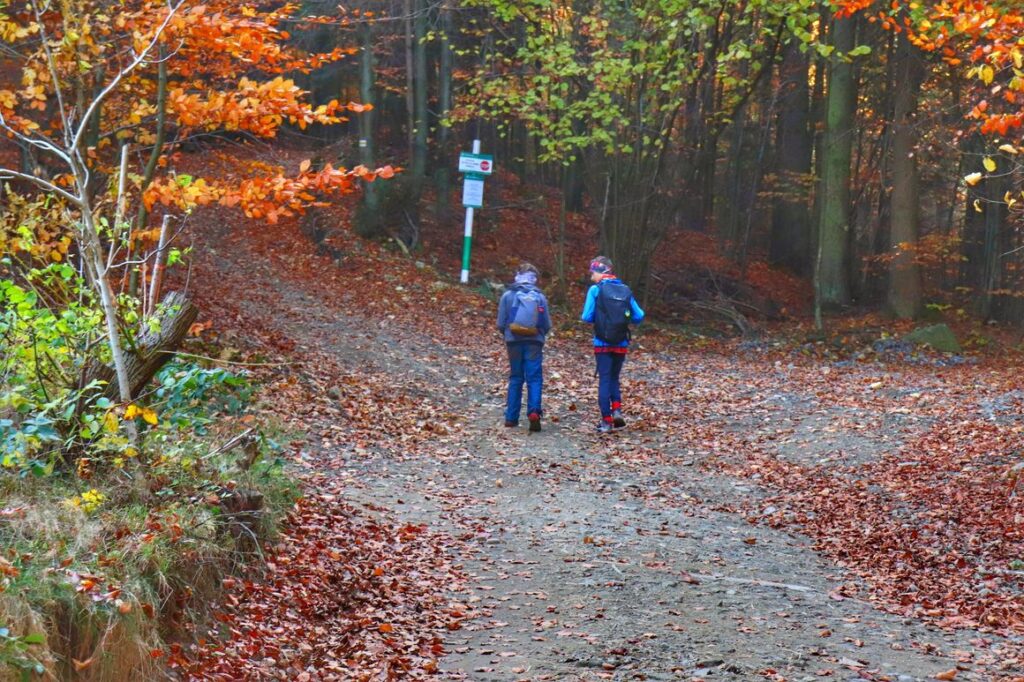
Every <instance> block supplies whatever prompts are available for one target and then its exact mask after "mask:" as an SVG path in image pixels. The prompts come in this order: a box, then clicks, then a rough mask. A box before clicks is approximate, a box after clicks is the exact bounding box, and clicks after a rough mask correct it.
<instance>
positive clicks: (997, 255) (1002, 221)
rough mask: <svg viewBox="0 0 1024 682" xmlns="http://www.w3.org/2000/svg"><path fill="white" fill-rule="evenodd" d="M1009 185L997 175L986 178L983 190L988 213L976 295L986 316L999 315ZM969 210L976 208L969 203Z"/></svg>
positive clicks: (984, 208) (980, 312) (986, 212)
mask: <svg viewBox="0 0 1024 682" xmlns="http://www.w3.org/2000/svg"><path fill="white" fill-rule="evenodd" d="M1008 188H1009V183H1008V182H1007V178H1006V177H1001V176H995V177H990V178H988V179H986V180H985V188H984V190H983V191H984V193H985V197H986V198H987V199H988V200H987V201H983V202H982V211H983V212H984V214H985V221H984V229H985V232H984V237H983V240H982V254H981V256H982V261H981V273H980V274H981V281H980V282H979V285H980V286H979V289H980V290H979V292H978V296H977V297H976V301H977V312H978V314H979V315H980V316H981V317H983V318H986V319H987V318H996V319H998V317H999V313H1000V312H1001V311H1000V310H997V306H996V302H997V299H996V294H995V293H994V292H995V291H996V290H997V289H1000V288H1001V286H1000V285H1001V283H1002V281H1003V257H1002V253H1003V250H1004V244H1005V242H1004V240H1005V238H1006V236H1005V234H1004V231H1005V227H1006V218H1007V213H1008V211H1007V207H1006V202H1005V201H1004V200H1003V197H1004V196H1005V194H1006V191H1007V190H1008ZM969 210H971V211H973V210H975V209H974V207H973V206H972V207H970V208H969Z"/></svg>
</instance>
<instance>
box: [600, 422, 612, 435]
mask: <svg viewBox="0 0 1024 682" xmlns="http://www.w3.org/2000/svg"><path fill="white" fill-rule="evenodd" d="M597 432H598V433H611V432H612V423H611V422H610V421H605V420H604V419H602V420H601V421H599V422H598V423H597Z"/></svg>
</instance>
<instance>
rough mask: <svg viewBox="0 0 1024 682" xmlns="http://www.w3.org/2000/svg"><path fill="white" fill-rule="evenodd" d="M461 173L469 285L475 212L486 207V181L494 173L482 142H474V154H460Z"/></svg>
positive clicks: (465, 269) (464, 279) (465, 267)
mask: <svg viewBox="0 0 1024 682" xmlns="http://www.w3.org/2000/svg"><path fill="white" fill-rule="evenodd" d="M459 172H460V173H462V174H463V176H464V177H463V180H462V205H463V206H465V207H466V229H465V232H464V233H463V238H462V276H461V277H460V278H459V281H461V282H462V283H463V284H468V283H469V256H470V252H471V251H472V249H473V210H474V209H477V208H481V207H482V206H483V205H484V179H485V178H486V177H487V176H488V175H490V174H491V173H493V172H494V157H492V156H488V155H487V154H481V153H480V140H473V152H472V153H470V154H467V153H466V152H463V153H461V154H459Z"/></svg>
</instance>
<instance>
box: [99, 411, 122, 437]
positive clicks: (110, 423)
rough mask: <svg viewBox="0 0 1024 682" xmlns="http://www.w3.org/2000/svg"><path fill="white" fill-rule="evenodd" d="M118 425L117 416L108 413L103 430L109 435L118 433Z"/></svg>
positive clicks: (104, 419)
mask: <svg viewBox="0 0 1024 682" xmlns="http://www.w3.org/2000/svg"><path fill="white" fill-rule="evenodd" d="M118 424H119V422H118V420H117V415H116V414H114V413H113V412H107V414H106V415H105V416H104V417H103V428H105V429H106V430H107V431H108V432H109V433H114V432H115V431H117V426H118Z"/></svg>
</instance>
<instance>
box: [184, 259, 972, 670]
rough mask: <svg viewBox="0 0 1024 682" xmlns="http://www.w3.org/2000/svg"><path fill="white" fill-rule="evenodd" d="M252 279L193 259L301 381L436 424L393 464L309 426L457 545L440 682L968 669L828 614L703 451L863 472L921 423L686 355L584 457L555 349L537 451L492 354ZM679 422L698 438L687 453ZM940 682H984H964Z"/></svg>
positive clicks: (838, 605) (914, 629)
mask: <svg viewBox="0 0 1024 682" xmlns="http://www.w3.org/2000/svg"><path fill="white" fill-rule="evenodd" d="M258 260H259V258H258V256H257V255H255V254H251V253H247V252H246V250H245V247H244V242H238V243H237V244H235V245H233V246H232V247H231V248H219V249H218V250H217V253H213V252H210V253H207V254H205V255H204V254H203V253H199V254H198V255H197V262H199V263H200V267H208V268H220V269H222V270H223V271H224V273H225V274H226V273H228V272H230V271H231V270H233V269H238V268H241V269H246V270H247V271H248V272H249V273H250V276H251V277H253V278H265V279H266V282H265V284H264V285H263V286H262V287H260V288H258V289H257V288H252V289H248V290H244V291H235V292H233V296H234V297H236V298H237V305H238V310H239V320H238V322H239V323H240V324H241V326H242V327H243V328H244V327H249V328H252V329H258V330H260V331H261V332H262V333H266V334H272V335H274V336H275V338H278V339H284V340H285V341H286V342H287V343H289V344H291V345H293V346H294V348H295V350H296V352H297V354H301V356H302V357H305V358H308V359H309V360H310V361H311V362H312V363H317V362H318V359H320V360H322V361H324V362H328V361H329V362H332V363H336V364H337V365H340V366H342V367H346V368H350V369H351V371H352V372H354V373H355V374H357V375H358V374H359V373H368V374H369V373H372V374H374V375H378V376H380V375H383V376H385V377H386V378H387V380H388V381H389V382H390V384H391V385H392V386H393V387H394V388H395V390H396V391H399V392H401V393H404V394H407V395H410V396H413V397H415V398H416V399H421V400H423V401H425V402H424V404H425V405H427V409H424V412H423V414H424V420H427V421H429V420H431V419H437V420H438V421H439V422H440V423H441V428H440V429H439V431H438V433H439V434H440V435H439V436H438V438H437V439H436V442H432V441H431V440H427V441H426V442H424V443H420V444H417V445H414V446H410V449H409V450H408V451H400V450H395V449H390V450H385V449H378V448H362V447H356V446H355V445H354V444H352V443H345V442H337V441H332V440H331V428H330V427H331V424H330V423H329V422H324V421H313V422H312V423H310V424H309V427H310V428H311V429H312V430H314V431H319V433H320V435H321V437H322V438H324V439H325V440H327V442H328V443H330V444H329V445H328V446H327V447H326V450H325V452H324V453H323V454H325V455H327V456H328V457H329V459H330V461H331V462H332V463H333V473H334V475H336V476H337V477H339V478H340V479H342V480H345V481H347V483H348V485H347V490H348V491H349V493H348V495H349V497H350V501H352V502H354V503H358V504H362V505H367V506H368V507H369V508H370V509H373V510H375V511H377V513H380V514H383V515H386V516H389V517H391V518H397V519H398V520H401V521H406V522H411V523H425V524H428V525H429V526H430V528H431V529H432V530H435V531H439V532H442V533H446V534H450V535H451V536H453V537H456V538H459V539H460V540H462V541H463V542H462V543H461V546H462V547H464V548H465V550H464V552H463V553H462V554H461V556H459V557H457V559H458V561H459V562H460V563H461V565H462V567H463V569H464V570H465V571H466V572H467V573H468V574H470V575H471V576H472V577H473V578H474V580H473V581H472V585H473V587H472V590H471V593H470V594H468V595H456V596H455V597H454V598H455V599H456V600H457V601H459V602H461V603H462V604H464V605H465V609H466V612H467V613H470V614H472V615H473V616H474V617H472V618H467V619H466V620H464V621H463V622H462V627H461V629H457V630H453V631H451V632H450V636H449V639H448V642H447V650H448V652H449V654H448V655H446V656H445V657H444V659H443V660H442V670H443V671H444V673H445V675H446V676H448V677H450V678H453V679H471V680H597V679H613V680H633V679H646V680H676V679H684V680H693V679H707V680H756V679H782V678H785V679H787V680H806V681H810V680H818V679H838V680H850V679H890V680H899V681H900V682H909V681H910V680H925V679H932V678H933V676H934V675H935V674H937V673H940V672H942V671H948V670H950V669H951V668H954V667H955V666H956V658H955V657H956V656H959V655H962V654H957V653H956V652H958V651H960V652H964V651H967V652H970V651H974V650H975V649H976V647H975V645H974V644H972V643H971V640H972V639H974V641H975V643H976V642H978V641H979V640H977V639H975V638H977V637H978V635H977V634H976V633H972V632H970V631H964V630H961V631H957V632H955V633H949V632H944V631H941V630H938V629H935V628H932V627H928V626H925V625H923V624H921V623H919V622H916V621H914V620H910V619H905V618H901V617H898V616H894V615H890V614H886V613H883V612H881V611H878V610H876V609H874V608H873V607H872V605H871V604H869V603H867V602H866V601H861V600H858V599H853V598H842V597H839V596H838V595H837V592H836V588H837V587H838V586H839V585H841V584H842V583H844V582H850V581H851V580H852V579H851V577H850V576H848V575H845V574H844V573H843V571H842V570H840V569H838V568H837V567H835V566H834V565H831V564H829V563H828V562H826V561H824V560H823V559H822V558H821V557H819V556H818V555H817V554H816V553H815V552H814V551H812V550H811V549H810V548H809V545H810V543H809V541H808V540H807V539H806V538H804V537H801V536H799V535H794V534H790V533H786V532H782V531H779V530H773V529H772V528H769V527H766V526H754V525H751V524H749V523H748V522H747V520H746V519H745V518H744V517H743V516H742V515H740V514H738V513H735V512H732V511H729V510H731V509H733V508H735V507H736V506H738V505H739V504H740V503H741V502H744V501H746V502H751V501H753V504H754V505H755V506H756V505H757V502H756V501H757V500H758V499H761V498H762V497H763V496H764V495H765V493H764V491H761V490H759V489H758V488H757V486H756V480H755V481H751V480H747V479H734V478H729V477H727V476H724V475H720V474H719V473H716V472H715V470H714V467H713V466H711V467H709V466H704V464H705V463H707V462H712V461H715V460H712V459H709V458H713V457H724V458H726V459H728V457H729V456H730V453H728V452H722V451H720V450H719V448H718V446H717V444H716V441H715V438H714V434H715V433H722V432H742V433H745V434H748V435H750V436H751V437H755V436H757V435H758V434H760V435H764V434H768V433H773V434H774V433H776V432H780V431H784V432H785V433H786V434H788V438H787V439H782V440H784V441H786V442H780V445H779V456H780V457H812V458H818V459H820V458H827V457H828V456H829V453H831V454H832V456H838V454H837V453H843V452H849V453H852V455H853V456H855V458H865V459H869V458H870V457H872V456H873V455H874V454H876V453H878V452H881V451H883V450H887V449H891V448H892V447H893V445H894V443H895V441H898V440H899V439H900V438H901V437H903V436H904V435H905V434H909V433H913V432H915V429H919V428H923V425H922V424H918V423H917V422H913V423H910V422H908V423H903V422H900V423H886V424H885V428H884V429H883V428H880V429H875V430H868V431H865V430H864V429H862V428H853V427H849V428H847V427H845V426H844V423H845V422H844V419H847V418H848V417H849V416H850V415H849V410H850V409H852V408H843V407H837V406H828V405H822V404H821V401H820V400H819V399H818V398H817V397H816V396H815V395H813V394H812V393H810V392H809V391H806V390H803V389H802V388H801V386H800V385H799V383H798V382H795V381H794V380H793V377H792V376H791V375H790V373H789V372H788V371H787V370H786V368H779V367H770V366H764V365H763V364H762V363H760V362H759V361H757V360H756V359H754V360H738V361H737V362H736V364H735V371H734V373H732V374H731V375H729V376H723V375H711V374H710V372H711V371H712V370H710V369H708V368H706V367H704V363H703V360H702V358H701V356H700V354H699V353H687V352H680V353H679V354H678V355H677V356H674V357H673V358H672V360H673V366H674V367H676V368H678V371H675V372H666V371H665V362H664V360H665V358H663V357H658V358H655V357H653V356H650V355H648V356H645V355H644V354H643V353H642V352H641V353H637V354H636V355H635V356H631V358H630V360H629V361H628V363H629V364H628V366H627V370H626V375H627V380H628V381H629V389H628V390H629V392H630V393H631V394H632V395H634V396H636V399H637V402H638V403H643V404H645V405H646V407H645V409H643V410H641V411H640V413H639V415H638V417H639V418H638V419H637V420H636V421H635V422H634V424H633V425H632V428H631V429H630V430H628V431H627V432H625V433H622V434H617V435H616V436H615V437H614V438H599V437H598V436H596V435H595V434H592V433H591V431H590V427H591V423H590V418H589V416H590V414H591V412H592V405H591V401H590V398H591V396H590V393H591V392H592V391H591V388H592V386H591V383H590V382H591V380H590V378H589V374H590V364H589V362H590V359H589V357H588V355H587V353H586V347H585V345H582V344H580V343H578V342H576V341H568V340H560V339H556V340H555V341H554V342H552V343H550V344H549V348H548V352H547V356H546V367H547V373H548V383H547V388H548V392H547V395H546V408H547V410H548V415H547V417H548V419H547V421H546V423H545V429H544V431H543V432H542V433H540V434H528V433H527V432H526V430H525V428H520V429H515V430H513V429H506V428H504V427H503V426H501V410H502V404H503V371H504V358H503V349H502V348H501V347H500V343H499V342H498V341H497V340H495V342H494V344H493V346H494V352H493V353H491V354H490V355H489V356H486V357H473V356H470V355H469V354H467V353H466V352H465V351H462V350H458V349H450V348H445V347H442V346H441V345H439V344H437V343H435V342H433V341H431V340H430V339H429V338H428V337H427V336H426V335H424V334H420V333H417V332H416V331H415V330H409V329H407V328H403V327H402V326H401V324H400V322H396V321H394V320H389V319H388V318H387V317H383V318H378V317H375V316H374V314H373V311H367V310H353V309H352V307H353V306H352V304H351V302H349V301H346V300H345V299H344V298H343V297H340V298H332V299H330V300H325V299H324V298H322V297H321V296H320V294H319V292H318V291H317V290H316V289H315V288H314V287H312V286H310V287H308V288H307V287H303V286H302V285H301V284H298V283H296V282H295V281H292V280H288V279H284V278H280V277H278V276H277V275H276V274H275V272H274V270H273V268H272V267H270V266H269V265H267V266H261V265H259V264H258ZM766 372H767V373H774V375H776V376H777V379H778V381H777V384H778V391H777V392H776V393H774V394H771V395H764V396H761V398H763V400H762V406H763V409H762V410H760V411H757V412H754V413H751V412H746V413H744V414H742V415H740V414H730V413H729V411H728V410H725V411H724V412H723V413H721V414H695V413H693V412H692V411H690V410H689V408H688V402H687V397H688V396H689V397H691V398H692V397H695V396H698V395H702V394H704V393H706V392H708V391H723V392H724V393H730V392H734V393H735V395H743V392H744V390H745V389H744V386H745V384H746V383H747V381H746V380H747V379H749V378H750V377H751V376H754V375H763V374H764V373H766ZM656 396H659V397H656ZM746 397H747V398H749V397H750V396H749V395H747V396H746ZM584 401H585V402H584ZM863 416H864V415H860V417H863ZM684 422H685V423H686V425H687V427H688V431H687V432H690V433H692V432H696V433H707V434H708V437H707V439H706V440H704V441H702V442H693V441H684V440H681V438H680V436H679V435H678V434H681V433H683V429H682V428H679V427H680V425H681V424H683V423H684ZM787 443H788V444H787ZM735 454H737V455H738V453H735ZM769 511H770V510H769ZM968 667H969V666H968ZM956 679H958V680H960V679H991V678H990V677H989V676H988V675H987V674H986V673H981V672H972V671H970V670H964V671H962V672H961V673H960V674H959V675H958V676H957V678H956Z"/></svg>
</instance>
